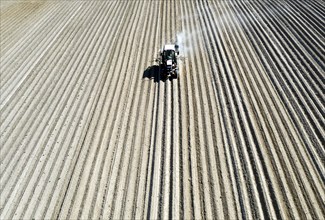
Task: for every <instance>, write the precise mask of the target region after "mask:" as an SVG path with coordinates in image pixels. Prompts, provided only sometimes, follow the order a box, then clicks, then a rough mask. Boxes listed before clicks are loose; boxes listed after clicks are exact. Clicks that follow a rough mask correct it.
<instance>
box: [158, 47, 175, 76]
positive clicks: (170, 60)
mask: <svg viewBox="0 0 325 220" xmlns="http://www.w3.org/2000/svg"><path fill="white" fill-rule="evenodd" d="M178 55H179V51H178V45H174V44H166V45H165V46H164V48H163V50H162V51H161V52H160V57H161V59H160V62H161V63H160V66H161V67H162V76H163V77H165V78H168V77H172V78H178V74H179V71H178V64H177V59H178Z"/></svg>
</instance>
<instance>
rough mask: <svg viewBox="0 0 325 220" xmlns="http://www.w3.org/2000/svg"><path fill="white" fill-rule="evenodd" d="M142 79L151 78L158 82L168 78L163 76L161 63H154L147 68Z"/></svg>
mask: <svg viewBox="0 0 325 220" xmlns="http://www.w3.org/2000/svg"><path fill="white" fill-rule="evenodd" d="M142 79H149V80H153V81H154V82H155V83H158V82H159V81H163V82H165V81H166V79H167V78H166V79H165V78H164V77H162V76H161V67H160V66H159V65H152V66H149V67H147V69H145V71H144V72H143V76H142Z"/></svg>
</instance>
